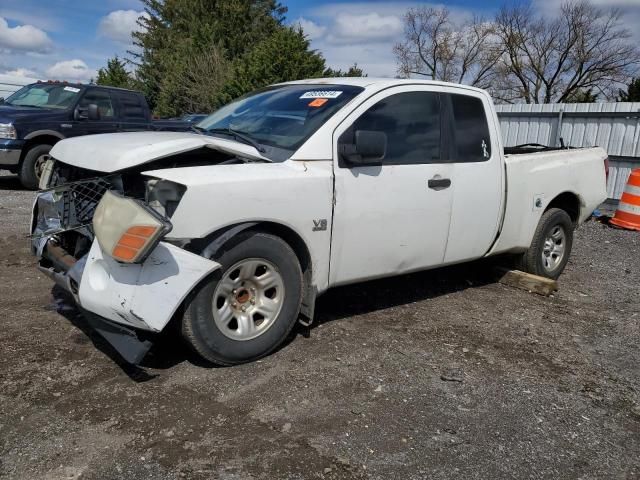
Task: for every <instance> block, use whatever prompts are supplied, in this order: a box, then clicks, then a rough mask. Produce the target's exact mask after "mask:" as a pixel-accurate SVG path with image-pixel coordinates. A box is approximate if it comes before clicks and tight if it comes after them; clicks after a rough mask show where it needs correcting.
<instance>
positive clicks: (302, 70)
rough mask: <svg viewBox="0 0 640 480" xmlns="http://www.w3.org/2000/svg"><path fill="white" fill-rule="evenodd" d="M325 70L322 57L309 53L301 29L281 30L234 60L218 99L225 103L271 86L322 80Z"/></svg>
mask: <svg viewBox="0 0 640 480" xmlns="http://www.w3.org/2000/svg"><path fill="white" fill-rule="evenodd" d="M324 71H325V61H324V58H323V57H322V55H320V54H319V53H318V52H316V51H313V50H310V48H309V40H308V39H307V38H306V36H305V35H304V32H303V31H302V29H301V28H294V27H281V28H279V29H278V30H276V31H275V32H274V33H273V34H272V35H270V36H269V37H267V38H265V39H264V40H263V41H261V42H260V43H258V44H257V45H256V46H255V48H253V49H252V50H251V51H250V52H248V53H247V54H246V55H244V56H243V57H241V58H239V59H238V60H236V62H235V64H234V68H233V75H232V78H231V80H230V81H229V83H228V85H227V87H226V88H225V89H224V93H223V97H222V98H221V100H222V101H223V102H225V103H226V102H228V101H230V100H232V99H234V98H236V97H239V96H240V95H242V94H244V93H246V92H248V91H251V90H255V89H257V88H260V87H264V86H266V85H270V84H272V83H278V82H286V81H290V80H299V79H301V78H314V77H322V76H323V73H324Z"/></svg>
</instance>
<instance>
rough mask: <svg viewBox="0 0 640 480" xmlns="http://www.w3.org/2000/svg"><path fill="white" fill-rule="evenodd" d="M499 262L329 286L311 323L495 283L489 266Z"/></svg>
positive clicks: (458, 266)
mask: <svg viewBox="0 0 640 480" xmlns="http://www.w3.org/2000/svg"><path fill="white" fill-rule="evenodd" d="M500 263H502V264H504V263H505V260H504V259H491V260H481V261H476V262H472V263H465V264H461V265H454V266H450V267H443V268H438V269H436V270H428V271H424V272H417V273H412V274H408V275H401V276H398V277H392V278H384V279H381V280H374V281H370V282H365V283H358V284H354V285H349V286H345V287H338V288H335V289H331V290H329V291H328V292H327V293H326V294H325V295H323V296H322V297H320V298H319V299H318V304H317V306H316V321H315V323H314V326H317V325H320V324H323V323H328V322H332V321H334V320H340V319H342V318H347V317H351V316H353V315H362V314H366V313H370V312H374V311H376V310H384V309H387V308H391V307H396V306H399V305H405V304H408V303H413V302H419V301H423V300H428V299H430V298H434V297H439V296H441V295H446V294H449V293H454V292H459V291H462V290H466V289H467V288H474V287H479V286H483V285H487V284H490V283H494V282H495V274H493V273H492V268H493V267H494V266H496V265H498V264H500ZM312 328H313V326H312Z"/></svg>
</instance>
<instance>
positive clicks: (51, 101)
mask: <svg viewBox="0 0 640 480" xmlns="http://www.w3.org/2000/svg"><path fill="white" fill-rule="evenodd" d="M78 95H80V89H79V88H77V87H72V86H70V85H55V84H54V85H51V84H47V83H42V84H40V83H36V84H34V85H27V86H26V87H22V88H21V89H20V90H18V91H17V92H15V93H14V94H12V95H11V96H10V97H9V98H7V99H6V100H5V101H4V103H5V104H8V105H13V106H16V107H18V106H19V107H39V108H58V109H66V108H69V107H70V106H71V105H72V104H73V103H74V102H75V101H76V99H77V98H78Z"/></svg>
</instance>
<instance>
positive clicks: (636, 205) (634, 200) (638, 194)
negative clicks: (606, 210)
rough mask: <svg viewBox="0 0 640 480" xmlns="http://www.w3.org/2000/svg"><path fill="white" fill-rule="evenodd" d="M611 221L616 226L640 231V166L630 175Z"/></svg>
mask: <svg viewBox="0 0 640 480" xmlns="http://www.w3.org/2000/svg"><path fill="white" fill-rule="evenodd" d="M611 223H612V224H613V225H615V226H616V227H621V228H626V229H628V230H638V231H640V168H638V169H636V170H633V171H632V172H631V175H629V181H628V182H627V186H626V187H625V189H624V193H623V194H622V198H621V199H620V204H619V205H618V210H616V214H615V215H614V216H613V218H612V219H611Z"/></svg>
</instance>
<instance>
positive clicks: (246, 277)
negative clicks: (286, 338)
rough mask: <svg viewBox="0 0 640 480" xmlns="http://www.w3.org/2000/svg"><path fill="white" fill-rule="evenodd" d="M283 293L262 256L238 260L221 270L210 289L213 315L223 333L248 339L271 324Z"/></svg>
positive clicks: (279, 280) (274, 272) (274, 270)
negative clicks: (214, 286) (213, 289)
mask: <svg viewBox="0 0 640 480" xmlns="http://www.w3.org/2000/svg"><path fill="white" fill-rule="evenodd" d="M284 295H285V290H284V281H283V279H282V276H281V275H280V272H278V270H277V268H276V267H275V265H274V264H272V263H271V262H269V261H267V260H264V259H261V258H249V259H245V260H241V261H239V262H238V263H236V264H235V265H233V266H232V267H231V268H229V269H228V270H227V271H226V272H224V274H223V276H222V278H221V279H220V281H219V282H218V284H217V286H216V288H215V291H214V292H213V299H212V302H213V305H212V311H213V319H214V321H215V323H216V326H217V327H218V329H219V330H220V331H221V332H222V333H223V334H224V335H225V336H226V337H229V338H231V339H233V340H240V341H244V340H251V339H253V338H256V337H258V336H260V335H262V334H263V333H264V332H266V331H267V329H268V328H269V327H271V325H273V323H274V322H275V320H276V319H277V318H278V315H279V314H280V310H282V304H283V300H284Z"/></svg>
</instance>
